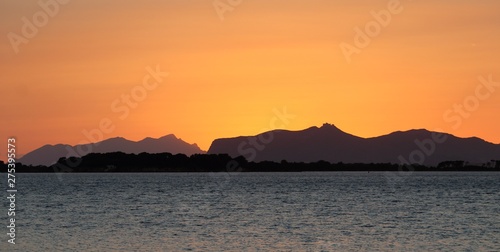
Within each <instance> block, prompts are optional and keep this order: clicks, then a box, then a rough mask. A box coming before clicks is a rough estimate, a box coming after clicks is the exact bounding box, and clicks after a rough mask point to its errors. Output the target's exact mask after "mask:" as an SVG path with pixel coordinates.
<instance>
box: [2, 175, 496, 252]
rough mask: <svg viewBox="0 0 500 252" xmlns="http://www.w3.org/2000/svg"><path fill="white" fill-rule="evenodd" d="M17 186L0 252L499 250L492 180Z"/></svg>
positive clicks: (62, 180)
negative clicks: (10, 229) (11, 233)
mask: <svg viewBox="0 0 500 252" xmlns="http://www.w3.org/2000/svg"><path fill="white" fill-rule="evenodd" d="M17 184H18V190H19V191H18V194H17V215H16V217H17V221H16V223H17V237H16V238H17V239H16V245H13V246H12V245H9V244H6V242H7V238H8V237H7V236H6V235H2V237H3V238H2V239H1V241H0V249H1V250H2V251H6V250H7V249H8V250H9V251H74V250H77V251H387V250H397V251H430V250H431V251H436V250H444V251H499V250H500V174H499V173H412V174H410V175H408V176H398V174H392V175H391V174H387V173H252V174H250V173H245V174H234V175H228V174H224V173H222V174H196V173H195V174H64V175H62V176H60V177H58V176H56V175H54V174H18V180H17ZM4 194H5V195H6V193H4ZM3 198H4V200H3V202H4V209H6V204H5V202H6V200H5V197H3ZM2 212H5V214H3V215H4V217H2V220H3V223H5V224H7V217H6V211H2ZM2 226H5V225H2ZM6 232H7V228H4V230H3V231H2V232H1V233H6Z"/></svg>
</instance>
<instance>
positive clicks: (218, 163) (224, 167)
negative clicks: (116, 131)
mask: <svg viewBox="0 0 500 252" xmlns="http://www.w3.org/2000/svg"><path fill="white" fill-rule="evenodd" d="M0 166H1V167H2V169H1V170H2V171H3V172H5V171H6V170H7V164H5V163H3V162H1V161H0ZM311 171H331V172H336V171H337V172H339V171H342V172H344V171H364V172H368V171H404V172H408V171H500V160H491V161H489V162H487V163H484V164H469V163H467V162H464V161H445V162H441V163H439V165H437V166H423V165H418V164H413V165H400V164H393V163H330V162H327V161H317V162H310V163H304V162H287V161H286V160H283V161H281V162H272V161H261V162H248V161H247V160H246V159H245V158H244V157H242V156H239V157H236V158H232V157H231V156H229V155H227V154H194V155H191V156H187V155H184V154H175V155H174V154H171V153H158V154H150V153H140V154H126V153H123V152H112V153H105V154H101V153H91V154H88V155H86V156H84V157H69V158H60V159H59V160H58V161H57V163H55V164H54V165H52V166H31V165H23V164H21V163H16V172H17V173H53V172H76V173H82V172H83V173H85V172H110V173H111V172H120V173H122V172H311Z"/></svg>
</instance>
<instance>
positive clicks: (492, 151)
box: [207, 123, 500, 165]
mask: <svg viewBox="0 0 500 252" xmlns="http://www.w3.org/2000/svg"><path fill="white" fill-rule="evenodd" d="M266 135H267V139H266ZM271 136H272V138H271ZM439 138H446V140H445V141H443V142H442V143H441V142H440V140H439ZM435 139H437V140H435ZM438 140H439V141H438ZM207 153H208V154H222V153H226V154H229V155H230V156H233V157H235V156H244V157H245V158H247V159H248V160H249V161H257V162H259V161H276V162H279V161H281V160H286V161H289V162H315V161H319V160H325V161H328V162H333V163H335V162H345V163H402V162H407V163H417V164H422V165H437V164H438V163H440V162H443V161H449V160H464V161H467V162H473V163H483V162H486V161H490V160H492V159H499V158H500V144H494V143H490V142H487V141H485V140H483V139H481V138H478V137H468V138H460V137H456V136H454V135H452V134H449V133H444V132H434V131H429V130H427V129H411V130H407V131H395V132H391V133H389V134H386V135H381V136H376V137H369V138H363V137H359V136H355V135H352V134H350V133H346V132H344V131H342V130H341V129H339V128H337V127H336V126H335V125H332V124H328V123H325V124H323V126H321V127H316V126H313V127H309V128H306V129H303V130H298V131H291V130H272V131H268V132H263V133H261V134H257V135H254V136H239V137H233V138H224V139H215V140H214V141H213V142H212V145H211V146H210V148H209V149H208V151H207ZM402 160H404V161H402Z"/></svg>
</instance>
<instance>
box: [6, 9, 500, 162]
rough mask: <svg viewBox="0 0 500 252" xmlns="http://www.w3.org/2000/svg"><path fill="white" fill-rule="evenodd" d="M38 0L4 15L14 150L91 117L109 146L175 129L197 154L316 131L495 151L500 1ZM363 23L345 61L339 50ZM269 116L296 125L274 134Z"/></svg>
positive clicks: (73, 138)
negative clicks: (261, 136) (221, 141)
mask: <svg viewBox="0 0 500 252" xmlns="http://www.w3.org/2000/svg"><path fill="white" fill-rule="evenodd" d="M41 2H43V3H46V2H51V3H57V8H56V7H54V6H55V5H51V6H49V7H43V6H41V5H40V4H39V3H37V2H36V1H29V3H28V2H26V1H21V2H18V1H2V6H1V8H0V15H1V17H2V22H1V23H0V30H1V31H2V34H3V39H2V40H1V42H0V43H1V44H0V54H1V60H0V68H1V69H2V74H1V75H0V87H1V89H0V90H1V94H2V99H1V100H0V106H1V109H0V116H1V117H2V124H1V126H0V129H1V130H0V132H1V133H0V134H1V137H2V139H7V137H10V136H15V137H16V138H17V144H18V147H17V148H18V151H19V152H20V153H21V154H25V153H27V152H30V151H32V150H34V149H36V148H39V147H41V146H43V145H45V144H58V143H66V144H78V143H86V142H89V141H91V140H92V139H89V137H87V135H86V134H85V132H91V131H92V130H95V129H100V128H102V125H100V124H101V123H104V124H106V125H104V128H106V129H107V130H106V131H105V132H104V131H102V133H103V135H102V137H103V138H104V139H107V138H111V137H116V136H122V137H125V138H127V139H131V140H140V139H142V138H145V137H160V136H163V135H167V134H175V135H176V136H177V137H179V138H182V139H183V140H184V141H186V142H189V143H197V144H198V145H199V146H200V147H201V148H202V149H203V150H207V149H208V148H209V146H210V144H211V142H212V141H213V140H214V139H216V138H223V137H233V136H240V135H254V134H257V133H260V132H262V131H266V130H270V129H272V128H273V127H276V128H284V129H289V130H299V129H303V128H307V127H310V126H314V125H316V126H320V125H321V124H323V123H324V122H329V123H332V124H335V125H336V126H337V127H338V128H340V129H342V130H344V131H346V132H348V133H351V134H355V135H359V136H363V137H372V136H378V135H383V134H387V133H390V132H392V131H397V130H408V129H412V128H426V129H428V130H437V131H444V132H447V133H451V134H454V135H457V136H461V137H469V136H477V137H480V138H483V139H485V140H487V141H490V142H493V143H500V134H499V133H498V132H499V131H498V125H499V124H500V119H499V117H498V114H499V111H500V68H499V66H500V65H499V59H500V43H499V41H500V29H498V27H500V15H499V13H500V2H499V1H493V0H482V1H463V0H459V1H451V0H444V1H439V2H436V1H403V0H401V1H397V2H396V1H392V0H391V1H387V0H385V1H379V0H377V1H369V0H356V1H343V3H338V1H320V0H313V1H296V0H289V1H263V0H252V1H245V0H243V1H241V3H240V4H237V5H234V6H230V5H229V3H228V2H227V1H221V2H222V3H225V4H226V5H228V6H230V9H228V10H226V11H225V12H223V13H222V14H221V13H220V11H221V10H220V9H216V7H214V5H213V1H183V0H174V1H94V0H92V1H60V3H59V2H57V1H55V0H53V1H41ZM63 2H64V4H63ZM66 2H67V3H66ZM216 2H217V1H216ZM234 2H236V1H234ZM391 5H397V6H399V7H397V8H400V10H401V11H400V12H399V13H391V12H390V11H389V9H388V8H389V7H388V6H391ZM45 8H49V10H52V12H53V13H47V10H46V9H45ZM50 8H52V9H50ZM388 11H389V12H388ZM39 12H43V13H47V15H46V17H47V20H46V21H47V22H46V24H44V22H43V21H44V20H43V18H41V17H42V16H40V15H38V17H37V15H36V13H39ZM373 13H375V15H374V14H373ZM380 13H391V14H390V17H387V16H380V17H379V16H377V15H381V14H380ZM51 14H53V15H51ZM221 15H222V18H221ZM384 17H385V18H386V19H382V20H385V21H386V23H384V22H385V21H384V22H382V23H380V21H378V18H384ZM33 18H35V21H34V20H33ZM37 18H38V19H37ZM26 20H27V21H28V22H29V24H27V23H26V22H25V21H26ZM370 22H371V23H370ZM373 22H378V23H377V24H378V25H379V26H378V28H379V31H377V30H369V31H368V32H369V33H370V32H371V33H373V34H376V35H375V36H369V35H366V34H364V36H367V38H368V39H369V41H364V42H366V46H364V48H359V47H356V48H357V53H354V54H351V55H349V56H348V57H347V56H346V54H345V53H344V52H343V50H342V47H341V46H340V45H341V44H342V43H347V44H349V45H352V46H354V47H355V46H356V39H357V36H359V35H358V34H357V32H356V30H358V29H359V30H361V31H362V32H363V33H366V27H367V26H369V25H367V24H371V25H373V24H375V23H373ZM36 23H38V24H42V25H41V26H37V24H36ZM25 26H34V27H35V29H36V32H35V31H33V30H30V29H29V28H25ZM28 30H29V32H27V31H28ZM26 32H27V35H28V36H26V34H23V33H26ZM13 34H15V35H13ZM30 36H31V38H29V37H30ZM19 37H21V38H22V41H23V42H20V41H21V40H19ZM16 52H17V53H16ZM155 71H156V72H162V73H168V75H167V74H164V75H162V76H161V78H159V76H154V74H152V72H155ZM146 76H149V77H146ZM155 77H156V78H155ZM145 78H147V80H148V82H147V84H144V83H145V82H144V79H145ZM155 83H157V84H158V85H154V84H155ZM148 85H149V86H148ZM153 85H154V86H153ZM127 96H129V99H132V100H131V102H126V101H125V100H126V99H125V98H124V97H127ZM134 97H135V98H134ZM124 99H125V100H124ZM276 110H278V111H283V110H286V111H287V113H289V114H292V115H294V116H295V117H294V118H293V119H291V120H289V122H288V123H283V122H280V123H275V124H274V125H273V124H272V123H270V122H271V120H272V119H273V117H275V116H276V115H275V113H276ZM103 120H104V122H103ZM5 149H6V148H5V146H2V148H1V149H0V152H1V153H5ZM3 156H4V155H3V154H2V158H0V159H3Z"/></svg>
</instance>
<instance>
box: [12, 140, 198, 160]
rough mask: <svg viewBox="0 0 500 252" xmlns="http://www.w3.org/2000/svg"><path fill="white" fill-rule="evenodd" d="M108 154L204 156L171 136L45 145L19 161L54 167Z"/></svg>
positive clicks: (194, 147)
mask: <svg viewBox="0 0 500 252" xmlns="http://www.w3.org/2000/svg"><path fill="white" fill-rule="evenodd" d="M89 150H90V152H91V153H108V152H118V151H119V152H124V153H130V154H139V153H142V152H147V153H163V152H169V153H173V154H177V153H182V154H186V155H192V154H195V153H200V154H203V153H205V152H204V151H202V150H201V149H200V148H199V147H198V145H196V144H189V143H186V142H184V141H183V140H182V139H179V138H177V137H175V135H173V134H170V135H166V136H164V137H160V138H157V139H156V138H149V137H148V138H145V139H143V140H141V141H137V142H134V141H130V140H127V139H125V138H122V137H116V138H110V139H107V140H104V141H101V142H98V143H95V144H83V145H76V146H71V145H65V144H57V145H45V146H43V147H41V148H39V149H36V150H34V151H32V152H30V153H28V154H26V155H24V156H23V157H22V158H20V159H19V160H18V161H19V162H20V163H22V164H25V165H52V164H54V163H55V162H57V160H58V159H59V158H61V157H69V156H82V154H83V156H84V155H86V154H88V153H89Z"/></svg>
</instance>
